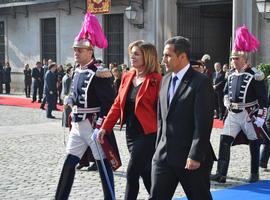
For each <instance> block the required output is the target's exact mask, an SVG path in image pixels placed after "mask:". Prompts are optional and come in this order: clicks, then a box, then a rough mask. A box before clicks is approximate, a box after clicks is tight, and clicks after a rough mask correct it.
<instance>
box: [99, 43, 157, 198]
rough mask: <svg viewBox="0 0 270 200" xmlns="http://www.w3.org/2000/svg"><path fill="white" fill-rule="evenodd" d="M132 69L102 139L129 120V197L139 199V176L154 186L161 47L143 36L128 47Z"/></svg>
mask: <svg viewBox="0 0 270 200" xmlns="http://www.w3.org/2000/svg"><path fill="white" fill-rule="evenodd" d="M128 51H129V56H130V61H131V66H132V69H131V70H130V71H129V72H127V73H125V74H124V76H123V78H122V82H121V85H120V88H119V91H118V95H117V97H116V99H115V102H114V104H113V105H112V107H111V109H110V111H109V113H108V115H107V117H106V119H105V121H104V123H103V125H102V127H101V130H100V132H99V136H98V139H99V141H100V142H101V143H103V136H104V134H106V133H110V132H111V131H112V129H113V127H114V125H115V124H116V122H117V120H118V119H119V118H120V122H121V123H120V126H121V128H122V126H123V124H124V123H125V124H126V140H127V147H128V150H129V153H130V160H129V163H128V168H127V184H126V192H125V199H128V200H132V199H137V196H138V192H139V177H140V176H141V177H142V179H143V182H144V185H145V188H146V189H147V191H148V193H149V192H150V188H151V160H152V156H153V154H154V151H155V141H156V133H157V101H158V93H159V87H160V81H161V78H162V77H161V75H160V73H159V71H160V66H159V63H158V57H157V51H156V48H155V46H154V45H152V44H150V43H147V42H144V41H142V40H139V41H135V42H133V43H131V44H130V45H129V47H128Z"/></svg>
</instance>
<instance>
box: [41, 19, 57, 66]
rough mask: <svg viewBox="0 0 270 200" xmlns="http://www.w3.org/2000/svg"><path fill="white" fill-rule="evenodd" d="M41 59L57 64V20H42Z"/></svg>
mask: <svg viewBox="0 0 270 200" xmlns="http://www.w3.org/2000/svg"><path fill="white" fill-rule="evenodd" d="M41 46H42V49H41V59H44V58H45V59H47V60H48V59H52V60H53V61H54V62H56V61H57V60H56V20H55V18H48V19H41Z"/></svg>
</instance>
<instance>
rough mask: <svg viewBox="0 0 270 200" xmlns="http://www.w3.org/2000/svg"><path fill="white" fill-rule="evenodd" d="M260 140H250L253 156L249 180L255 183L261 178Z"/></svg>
mask: <svg viewBox="0 0 270 200" xmlns="http://www.w3.org/2000/svg"><path fill="white" fill-rule="evenodd" d="M260 145H261V144H260V141H259V140H250V141H249V150H250V156H251V174H250V177H249V179H248V182H250V183H253V182H257V181H258V180H259V162H260Z"/></svg>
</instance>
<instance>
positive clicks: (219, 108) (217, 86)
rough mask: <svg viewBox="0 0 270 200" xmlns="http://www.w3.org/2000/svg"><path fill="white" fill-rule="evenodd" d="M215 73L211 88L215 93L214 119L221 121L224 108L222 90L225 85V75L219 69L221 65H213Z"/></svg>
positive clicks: (217, 63)
mask: <svg viewBox="0 0 270 200" xmlns="http://www.w3.org/2000/svg"><path fill="white" fill-rule="evenodd" d="M214 68H215V72H214V73H213V75H212V78H213V88H214V91H215V110H216V116H215V118H219V119H220V120H222V119H223V114H224V111H225V107H224V105H223V89H224V85H225V73H224V72H223V71H222V69H221V64H220V63H219V62H216V63H215V64H214Z"/></svg>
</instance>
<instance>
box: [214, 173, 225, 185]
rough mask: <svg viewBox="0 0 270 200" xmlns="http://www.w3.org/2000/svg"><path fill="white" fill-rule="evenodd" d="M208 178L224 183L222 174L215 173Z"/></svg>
mask: <svg viewBox="0 0 270 200" xmlns="http://www.w3.org/2000/svg"><path fill="white" fill-rule="evenodd" d="M210 180H211V181H215V182H218V183H226V176H222V175H221V174H215V175H211V176H210Z"/></svg>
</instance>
